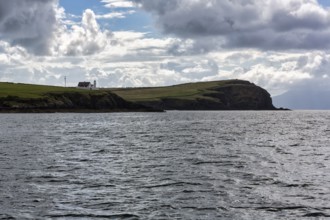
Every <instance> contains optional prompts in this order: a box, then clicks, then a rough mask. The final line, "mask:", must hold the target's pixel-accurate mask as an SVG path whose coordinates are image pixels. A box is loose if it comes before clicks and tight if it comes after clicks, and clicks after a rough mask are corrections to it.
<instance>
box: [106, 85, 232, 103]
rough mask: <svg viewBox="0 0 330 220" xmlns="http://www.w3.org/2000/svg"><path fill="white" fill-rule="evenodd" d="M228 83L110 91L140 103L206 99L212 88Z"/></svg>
mask: <svg viewBox="0 0 330 220" xmlns="http://www.w3.org/2000/svg"><path fill="white" fill-rule="evenodd" d="M231 82H232V80H228V81H213V82H198V83H187V84H181V85H175V86H168V87H151V88H127V89H110V90H111V91H112V92H114V93H116V94H117V95H119V96H121V97H122V98H124V99H126V100H129V101H134V102H139V101H158V100H160V99H162V98H175V99H186V100H187V99H188V100H195V99H196V98H204V99H207V97H205V96H203V94H205V93H212V92H214V91H212V88H215V87H218V86H223V85H225V84H229V83H231Z"/></svg>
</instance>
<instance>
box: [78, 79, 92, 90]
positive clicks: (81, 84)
mask: <svg viewBox="0 0 330 220" xmlns="http://www.w3.org/2000/svg"><path fill="white" fill-rule="evenodd" d="M77 88H79V89H86V90H97V87H96V80H94V84H92V83H91V82H79V83H78V86H77Z"/></svg>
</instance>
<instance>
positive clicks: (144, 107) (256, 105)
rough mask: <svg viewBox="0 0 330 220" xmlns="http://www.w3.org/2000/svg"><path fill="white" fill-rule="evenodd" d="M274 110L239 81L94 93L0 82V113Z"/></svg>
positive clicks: (269, 102)
mask: <svg viewBox="0 0 330 220" xmlns="http://www.w3.org/2000/svg"><path fill="white" fill-rule="evenodd" d="M162 110H276V108H275V107H274V106H273V104H272V99H271V97H270V94H269V93H268V92H267V91H266V90H264V89H263V88H261V87H259V86H256V85H255V84H253V83H250V82H248V81H243V80H225V81H213V82H198V83H187V84H181V85H174V86H167V87H148V88H121V89H101V90H97V91H89V90H80V89H76V88H63V87H55V86H40V85H29V84H14V83H0V112H121V111H162Z"/></svg>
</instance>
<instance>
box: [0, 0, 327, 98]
mask: <svg viewBox="0 0 330 220" xmlns="http://www.w3.org/2000/svg"><path fill="white" fill-rule="evenodd" d="M329 69H330V1H329V0H318V1H317V0H10V1H5V0H0V81H2V82H16V83H33V84H43V85H57V86H64V77H66V79H67V85H68V86H76V85H77V83H78V82H79V81H94V80H97V82H98V85H99V86H101V87H140V86H144V87H145V86H166V85H173V84H180V83H186V82H196V81H211V80H225V79H244V80H248V81H250V82H253V83H255V84H257V85H259V86H261V87H263V88H265V89H267V90H268V91H269V92H270V93H271V95H272V96H276V95H280V94H283V93H285V92H287V91H291V90H294V89H304V90H308V89H314V90H315V89H318V90H329V89H328V87H329V85H330V75H329V74H330V73H329V71H328V70H329Z"/></svg>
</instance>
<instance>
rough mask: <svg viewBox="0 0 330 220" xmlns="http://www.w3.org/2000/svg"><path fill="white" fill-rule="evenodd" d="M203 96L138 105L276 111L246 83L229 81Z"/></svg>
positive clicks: (267, 97) (258, 89) (266, 96)
mask: <svg viewBox="0 0 330 220" xmlns="http://www.w3.org/2000/svg"><path fill="white" fill-rule="evenodd" d="M203 96H204V97H203V98H199V99H195V100H185V99H175V98H163V99H161V100H160V101H151V102H148V101H143V102H139V103H140V104H143V105H147V106H151V107H154V108H161V109H165V110H276V108H275V107H274V106H273V103H272V98H271V96H270V94H269V93H268V92H267V91H266V90H265V89H263V88H261V87H259V86H256V85H254V84H252V83H250V82H248V81H242V80H235V81H230V82H228V84H225V85H222V86H218V87H214V88H212V92H210V93H206V94H204V95H203Z"/></svg>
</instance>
